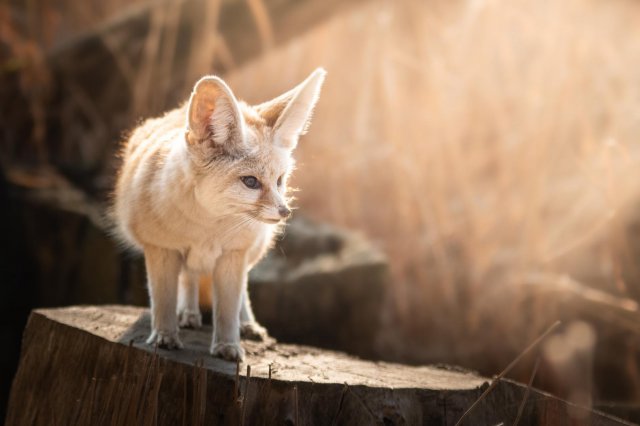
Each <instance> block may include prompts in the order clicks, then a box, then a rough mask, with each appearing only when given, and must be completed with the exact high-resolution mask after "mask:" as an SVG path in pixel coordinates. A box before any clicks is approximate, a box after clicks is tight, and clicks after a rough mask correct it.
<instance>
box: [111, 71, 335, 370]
mask: <svg viewBox="0 0 640 426" xmlns="http://www.w3.org/2000/svg"><path fill="white" fill-rule="evenodd" d="M324 76H325V71H324V70H322V69H317V70H315V71H314V72H313V73H312V74H311V75H310V76H309V77H308V78H307V79H306V80H305V81H304V82H302V83H301V84H300V85H299V86H297V87H296V88H294V89H293V90H291V91H289V92H287V93H285V94H283V95H281V96H279V97H277V98H275V99H273V100H271V101H269V102H265V103H263V104H260V105H257V106H249V105H247V104H245V103H243V102H239V101H238V100H236V98H235V96H234V95H233V93H232V92H231V89H229V87H228V86H227V85H226V84H225V82H224V81H223V80H222V79H220V78H218V77H213V76H210V77H204V78H202V79H201V80H200V81H198V82H197V84H196V85H195V87H194V89H193V92H192V94H191V98H190V100H189V102H188V103H186V104H185V105H183V106H182V107H180V108H178V109H175V110H173V111H170V112H168V113H167V114H165V115H164V116H163V117H160V118H155V119H150V120H147V121H146V122H144V123H143V124H142V125H141V126H139V127H138V128H137V129H135V130H134V131H133V133H132V134H131V136H130V138H129V139H128V141H127V142H126V144H125V146H124V149H123V151H122V156H123V165H122V168H121V169H120V172H119V175H118V179H117V184H116V189H115V194H114V195H115V198H114V204H113V212H112V213H113V215H114V217H115V219H116V224H117V226H116V228H117V233H118V234H119V236H120V237H121V238H122V239H123V240H124V241H125V242H126V243H128V244H129V245H131V246H134V247H136V248H138V249H141V250H143V252H144V257H145V264H146V268H147V277H148V285H149V294H150V298H151V318H152V322H151V324H152V330H151V335H150V336H149V339H148V340H147V343H149V344H152V345H155V344H157V345H158V346H161V347H165V348H181V347H182V343H181V342H180V338H179V337H178V326H182V327H199V326H200V325H201V323H202V317H201V314H200V311H199V308H198V279H199V277H200V275H201V274H210V275H212V276H213V299H214V300H213V303H212V306H213V312H214V314H213V324H214V331H213V340H212V343H211V354H212V355H214V356H217V357H220V358H224V359H227V360H231V361H235V360H242V359H243V356H244V350H243V349H242V347H241V345H240V335H241V332H242V334H243V335H245V334H248V335H254V336H255V335H258V336H266V331H265V330H264V329H263V328H262V327H261V326H260V325H259V324H258V323H257V322H256V321H255V318H254V315H253V312H252V310H251V304H250V303H249V298H248V295H247V274H248V272H249V270H250V269H251V267H252V266H253V265H255V263H256V262H258V260H259V259H260V258H261V257H262V256H263V255H264V254H265V252H266V250H267V249H268V247H269V246H270V244H271V240H272V237H273V235H274V232H275V231H276V229H277V228H278V224H280V223H281V222H282V221H283V220H284V219H286V218H287V217H288V216H289V215H290V213H291V211H290V210H289V207H288V206H287V196H286V188H287V178H288V176H289V174H290V172H291V170H292V167H293V159H292V157H291V154H292V151H293V149H294V148H295V146H296V144H297V142H298V137H299V136H300V135H301V134H303V133H304V132H305V130H306V128H307V125H308V124H309V120H310V117H311V113H312V111H313V108H314V106H315V104H316V102H317V100H318V96H319V93H320V88H321V86H322V82H323V80H324Z"/></svg>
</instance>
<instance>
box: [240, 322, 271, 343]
mask: <svg viewBox="0 0 640 426" xmlns="http://www.w3.org/2000/svg"><path fill="white" fill-rule="evenodd" d="M240 336H241V337H242V338H243V339H248V340H255V341H258V342H265V341H266V340H267V339H268V338H269V333H268V332H267V329H266V328H264V327H263V326H261V325H260V324H258V323H257V322H255V321H252V322H245V323H242V324H241V325H240Z"/></svg>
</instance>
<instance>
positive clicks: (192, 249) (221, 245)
mask: <svg viewBox="0 0 640 426" xmlns="http://www.w3.org/2000/svg"><path fill="white" fill-rule="evenodd" d="M272 235H273V230H272V229H271V227H270V226H268V225H263V226H257V227H245V228H244V229H238V230H236V231H235V232H233V233H232V234H229V233H224V232H213V233H211V234H209V235H206V236H203V238H202V240H200V241H196V242H194V243H192V244H191V245H190V246H189V247H188V248H187V249H186V250H184V252H183V254H184V261H185V265H186V266H187V268H188V269H189V270H192V271H198V272H211V271H212V270H213V268H214V267H215V264H216V262H217V260H218V259H219V258H220V256H221V255H222V253H223V252H225V251H241V252H245V254H246V256H247V264H248V265H253V264H254V263H256V262H257V261H258V260H259V258H260V257H262V255H263V254H264V252H265V251H266V248H267V247H268V245H269V243H270V242H271V237H272Z"/></svg>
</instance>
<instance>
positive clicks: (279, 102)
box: [186, 69, 326, 223]
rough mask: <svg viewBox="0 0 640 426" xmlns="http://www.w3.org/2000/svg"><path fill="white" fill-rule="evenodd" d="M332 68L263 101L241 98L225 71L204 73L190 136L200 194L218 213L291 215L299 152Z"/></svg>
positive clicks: (191, 112) (192, 107)
mask: <svg viewBox="0 0 640 426" xmlns="http://www.w3.org/2000/svg"><path fill="white" fill-rule="evenodd" d="M325 74H326V73H325V71H324V70H322V69H317V70H315V71H314V72H313V73H312V74H311V75H310V76H309V77H308V78H307V79H306V80H305V81H303V82H302V83H301V84H300V85H298V86H297V87H296V88H294V89H293V90H291V91H289V92H287V93H285V94H283V95H281V96H279V97H277V98H275V99H273V100H271V101H268V102H265V103H263V104H260V105H256V106H249V105H247V104H245V103H244V102H239V101H238V100H237V99H236V97H235V96H234V94H233V92H232V91H231V89H229V87H228V86H227V85H226V84H225V82H224V81H223V80H222V79H220V78H218V77H213V76H210V77H204V78H202V79H201V80H200V81H198V82H197V83H196V85H195V87H194V89H193V92H192V94H191V99H190V100H189V105H188V109H187V111H188V112H187V132H186V141H187V146H188V152H189V154H188V155H189V156H190V159H191V162H190V164H191V167H192V168H193V176H195V182H194V184H195V198H196V200H197V202H198V203H199V204H200V205H201V206H203V207H204V208H205V209H206V210H207V211H209V212H210V213H212V214H213V215H214V216H218V217H219V216H223V215H235V214H239V215H246V216H248V217H251V218H253V219H257V220H259V221H261V222H265V223H278V222H280V221H281V220H283V219H286V218H287V217H288V216H289V215H290V213H291V210H290V208H289V206H288V203H287V193H286V192H287V179H288V177H289V174H290V173H291V170H292V169H293V164H294V161H293V158H292V152H293V150H294V148H295V147H296V144H297V143H298V138H299V136H300V135H302V134H303V133H305V131H306V129H307V126H308V125H309V121H310V118H311V114H312V112H313V108H314V106H315V104H316V102H317V101H318V96H319V94H320V88H321V86H322V82H323V80H324V76H325Z"/></svg>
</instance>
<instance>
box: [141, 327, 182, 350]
mask: <svg viewBox="0 0 640 426" xmlns="http://www.w3.org/2000/svg"><path fill="white" fill-rule="evenodd" d="M147 345H151V346H156V345H157V346H158V347H159V348H164V349H182V348H183V347H184V346H183V344H182V342H181V341H180V338H179V337H178V332H177V331H174V332H166V331H159V330H153V331H152V332H151V335H150V336H149V338H148V339H147Z"/></svg>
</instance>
